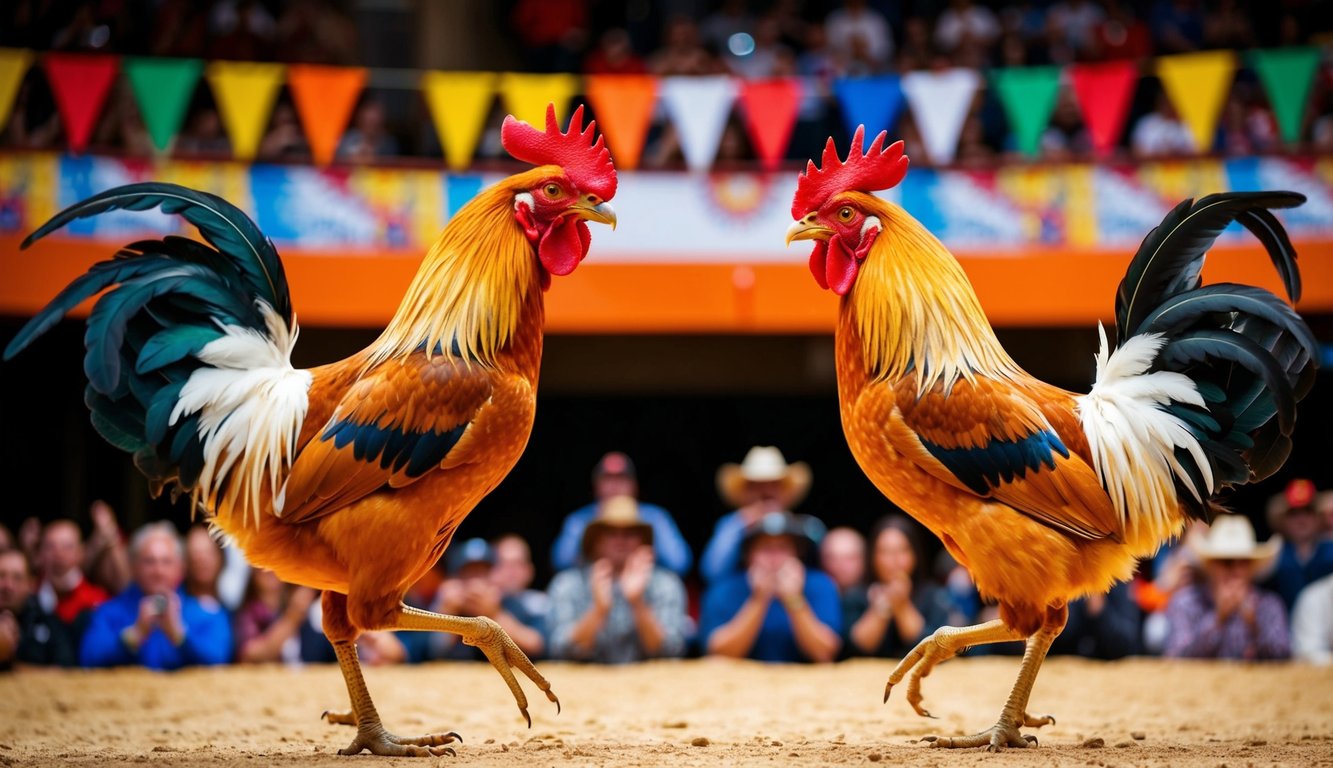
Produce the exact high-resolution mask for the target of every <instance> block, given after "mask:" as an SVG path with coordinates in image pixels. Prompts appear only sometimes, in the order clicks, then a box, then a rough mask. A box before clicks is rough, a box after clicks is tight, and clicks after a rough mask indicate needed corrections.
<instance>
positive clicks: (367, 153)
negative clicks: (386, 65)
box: [338, 98, 398, 163]
mask: <svg viewBox="0 0 1333 768" xmlns="http://www.w3.org/2000/svg"><path fill="white" fill-rule="evenodd" d="M397 154H398V140H397V139H395V138H394V137H393V134H391V133H389V130H388V129H387V128H386V127H385V115H384V104H383V103H381V102H380V100H379V99H374V98H370V99H366V100H365V101H363V102H361V106H359V107H357V110H356V116H355V117H354V118H353V119H352V125H351V127H350V128H348V129H347V132H346V133H344V134H343V137H342V141H340V142H339V143H338V158H339V159H341V160H346V161H348V162H353V163H368V162H373V161H374V160H375V158H378V157H393V156H395V155H397Z"/></svg>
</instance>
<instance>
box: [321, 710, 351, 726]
mask: <svg viewBox="0 0 1333 768" xmlns="http://www.w3.org/2000/svg"><path fill="white" fill-rule="evenodd" d="M319 719H320V720H327V721H329V725H356V714H355V713H353V712H334V711H333V710H331V709H326V710H324V711H323V712H322V713H321V714H320V716H319Z"/></svg>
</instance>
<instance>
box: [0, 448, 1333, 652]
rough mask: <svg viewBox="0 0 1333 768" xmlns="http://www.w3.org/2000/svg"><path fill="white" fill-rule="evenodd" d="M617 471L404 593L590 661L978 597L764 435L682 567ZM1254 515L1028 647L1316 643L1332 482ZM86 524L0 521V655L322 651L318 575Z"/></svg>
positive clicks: (214, 543)
mask: <svg viewBox="0 0 1333 768" xmlns="http://www.w3.org/2000/svg"><path fill="white" fill-rule="evenodd" d="M637 479H638V478H637V468H636V467H635V465H634V462H633V461H632V460H631V459H630V457H628V456H626V455H625V454H623V453H620V452H611V453H608V454H606V455H605V456H604V457H603V458H602V459H601V460H600V461H599V462H598V463H597V464H596V466H595V467H594V471H593V474H592V485H593V489H594V493H595V494H596V495H597V498H596V500H595V501H594V502H593V504H592V505H591V506H590V507H589V508H585V509H580V510H575V511H574V512H572V513H571V514H570V515H569V516H568V520H567V521H566V523H567V524H566V527H565V529H564V531H563V532H562V534H561V537H560V538H559V539H557V540H555V541H554V542H553V543H552V550H551V555H552V562H553V563H559V565H558V568H557V572H556V573H555V576H554V578H553V579H551V581H550V583H549V585H548V586H547V587H546V589H539V588H537V585H535V584H534V577H535V573H536V569H535V567H534V564H533V561H532V550H531V547H530V545H529V542H528V541H527V540H525V539H524V538H523V537H522V536H520V535H518V534H513V533H511V534H506V535H504V536H501V537H498V538H496V539H494V540H492V541H487V540H485V539H480V538H469V539H464V540H460V541H455V542H454V543H453V544H452V545H451V546H450V547H449V548H448V550H447V551H446V554H445V557H444V558H443V560H442V561H441V563H440V564H439V565H438V566H437V567H436V568H435V569H432V571H431V572H430V573H429V574H428V575H427V576H426V577H424V578H423V579H422V580H421V581H420V582H418V583H417V584H416V585H415V586H414V587H413V588H412V589H411V590H409V592H408V594H407V595H406V596H405V598H404V599H405V601H406V602H407V603H408V604H410V605H413V606H416V607H419V608H424V609H428V610H432V611H436V612H440V613H444V614H448V615H453V616H486V617H489V618H491V619H493V620H494V621H496V622H497V623H498V624H499V625H500V626H501V627H503V628H504V629H505V630H506V631H507V632H508V633H509V635H510V637H512V638H513V640H514V641H515V642H516V643H517V644H518V646H519V647H520V648H522V649H523V650H524V651H525V652H526V653H527V654H528V655H529V656H530V657H532V658H535V659H541V658H554V659H564V660H573V661H583V662H591V663H604V664H623V663H632V662H637V661H643V660H647V659H655V658H681V657H686V656H695V655H710V656H721V657H733V658H748V659H753V660H757V661H765V662H794V663H800V662H806V663H825V662H833V661H837V660H840V659H846V658H852V657H862V656H870V657H879V658H901V657H902V656H904V655H905V654H906V653H907V652H908V651H910V650H911V648H912V647H914V646H915V645H916V644H917V643H918V642H920V641H921V640H922V639H924V638H925V637H927V636H929V635H930V634H931V633H932V632H934V631H935V630H937V629H939V628H940V627H943V626H946V625H951V626H963V625H969V624H974V623H978V622H982V621H987V620H990V619H993V618H995V617H996V606H995V605H994V604H989V603H987V602H986V601H985V600H983V599H982V596H980V595H978V593H977V590H976V588H975V587H974V586H973V584H972V581H971V578H970V576H969V575H968V573H967V570H966V568H963V567H962V566H960V565H959V564H958V563H956V562H955V561H953V560H952V559H951V558H950V557H949V556H948V554H947V552H945V551H942V550H941V551H940V553H939V556H938V557H935V558H931V557H929V556H928V552H929V548H928V546H927V543H926V541H925V539H924V536H925V535H926V534H925V531H924V530H923V529H922V528H921V527H920V526H919V525H918V524H917V523H916V522H914V521H913V520H911V519H910V518H908V517H906V516H904V515H902V514H897V513H895V514H891V515H888V516H886V517H884V518H882V519H881V520H879V521H878V522H877V523H876V524H875V525H874V526H873V527H872V528H871V529H870V530H869V531H868V532H865V533H863V532H862V531H860V530H858V529H856V528H854V527H850V526H840V527H837V528H834V529H832V530H826V527H825V524H824V523H823V522H822V521H821V520H819V519H818V518H816V517H814V516H811V515H808V514H802V513H799V512H796V511H794V510H795V508H796V507H798V506H799V505H800V503H801V501H802V499H803V498H804V496H805V494H806V492H807V491H808V489H809V487H810V484H811V482H812V474H811V471H810V468H809V466H808V465H806V464H805V463H803V462H788V461H787V460H786V458H785V457H784V456H783V454H782V452H781V451H780V450H779V449H778V448H776V447H773V446H755V447H754V448H752V449H751V450H750V451H749V452H748V453H747V455H746V456H745V458H744V461H742V462H740V463H738V464H726V465H724V466H722V467H721V468H720V469H719V471H718V473H717V487H718V493H719V496H720V497H721V498H722V499H723V500H724V501H725V502H726V503H727V504H728V505H729V506H732V507H734V509H733V510H732V511H731V512H729V513H727V514H726V515H724V516H722V517H721V518H720V519H719V521H718V523H717V525H716V527H715V530H714V531H713V535H712V537H711V538H710V540H709V542H708V545H707V546H706V547H705V549H704V552H703V554H702V556H701V557H700V559H699V567H698V569H697V570H696V569H695V568H693V567H691V566H690V565H689V564H688V563H687V564H686V565H684V566H683V567H676V566H677V565H679V560H678V559H677V561H676V563H675V564H674V565H673V564H671V562H670V558H672V557H673V556H678V555H679V552H676V551H675V550H674V549H673V548H672V547H674V544H673V545H672V546H668V547H667V548H662V547H660V546H659V545H660V537H661V535H662V533H661V532H662V531H666V532H667V535H669V536H674V537H679V536H680V533H679V531H678V530H677V528H676V526H675V523H674V522H673V520H672V515H671V513H670V512H669V511H667V510H665V509H662V508H660V507H653V506H651V505H649V504H647V503H644V502H641V501H639V500H638V499H637V498H636V495H637V488H638V486H637ZM647 510H656V511H655V512H652V513H651V516H650V514H649V513H648V512H647ZM1266 516H1267V522H1268V524H1269V526H1270V528H1271V530H1272V531H1273V532H1274V533H1273V535H1272V536H1271V537H1270V538H1268V539H1267V540H1263V541H1261V540H1259V539H1258V538H1257V536H1256V532H1255V528H1254V525H1253V524H1252V522H1251V520H1250V518H1249V517H1246V516H1244V515H1241V514H1227V515H1223V516H1220V517H1219V518H1218V519H1216V520H1215V521H1214V522H1213V523H1212V525H1211V526H1208V525H1204V524H1202V523H1198V524H1195V525H1194V526H1193V527H1191V528H1190V529H1189V530H1188V531H1187V532H1186V534H1185V536H1183V537H1182V539H1181V540H1180V541H1178V542H1175V543H1174V544H1172V545H1170V546H1168V548H1167V549H1166V550H1165V551H1163V552H1162V553H1161V554H1160V555H1159V556H1158V557H1157V558H1156V560H1155V561H1154V562H1152V563H1145V564H1144V567H1143V568H1142V569H1141V574H1140V575H1139V576H1138V577H1137V578H1136V579H1135V580H1133V581H1130V582H1126V583H1122V584H1118V585H1116V586H1115V587H1114V588H1113V589H1112V590H1111V591H1110V592H1109V593H1108V594H1106V595H1093V596H1089V597H1086V598H1083V599H1080V600H1077V601H1075V602H1074V603H1072V604H1071V605H1070V610H1069V622H1068V625H1067V626H1066V627H1065V629H1064V631H1063V632H1062V633H1061V635H1060V637H1059V638H1058V639H1057V641H1056V643H1055V645H1054V646H1053V647H1052V649H1051V652H1052V653H1054V654H1076V655H1079V656H1083V657H1087V658H1096V659H1118V658H1123V657H1126V656H1132V655H1162V656H1167V657H1195V658H1218V659H1238V660H1274V659H1287V658H1292V657H1294V658H1297V659H1299V660H1302V661H1306V662H1310V663H1315V664H1328V663H1330V662H1333V490H1329V491H1323V492H1319V491H1318V490H1317V489H1316V488H1315V486H1314V484H1313V483H1311V482H1310V481H1309V480H1304V479H1296V480H1293V481H1291V482H1290V484H1289V485H1288V486H1287V487H1286V488H1285V489H1284V490H1283V491H1282V492H1281V493H1279V494H1277V495H1275V496H1274V497H1273V498H1272V499H1271V500H1270V502H1269V504H1268V508H1267V510H1266ZM89 520H90V521H92V525H91V526H89V535H88V537H87V539H86V540H85V537H84V535H83V530H82V529H81V528H80V525H79V524H78V523H76V522H74V521H72V520H66V519H58V520H52V521H50V522H47V523H46V524H44V525H42V524H40V523H38V522H36V520H35V518H34V519H33V520H30V521H28V522H25V524H24V525H23V526H21V527H20V528H19V530H18V533H17V535H16V536H15V535H12V534H11V533H10V532H9V531H8V530H7V529H5V528H3V527H0V669H8V668H11V667H14V666H15V665H19V666H64V667H74V666H83V667H102V666H119V665H140V666H144V667H148V668H152V669H160V670H173V669H178V668H181V667H185V666H193V665H208V664H223V663H233V662H234V663H241V664H248V663H264V662H281V663H320V662H322V663H329V662H332V661H334V660H335V658H334V654H333V649H332V646H331V645H330V643H329V642H328V640H327V639H326V638H325V637H324V636H323V631H322V627H321V612H320V601H319V600H317V599H316V598H317V597H318V593H317V592H316V591H315V590H312V589H310V588H308V587H301V586H294V585H289V584H284V583H283V582H281V581H280V580H279V579H278V578H277V577H276V576H275V575H274V574H273V573H272V572H269V571H266V570H262V569H253V568H250V567H249V566H248V565H246V564H245V563H244V560H243V558H242V557H241V556H240V554H239V553H238V552H237V550H235V549H234V548H227V547H224V546H223V545H222V544H220V543H219V540H218V539H217V538H216V537H215V536H214V535H213V534H212V533H211V532H210V531H209V530H208V528H207V527H206V526H204V525H202V524H196V525H194V526H192V527H191V528H189V529H188V530H186V531H185V532H184V533H183V534H182V533H180V532H179V531H178V530H177V528H176V527H175V526H174V525H173V524H171V523H170V522H162V521H160V522H154V523H149V524H147V525H144V526H143V527H141V528H139V529H138V530H136V531H134V532H133V533H132V534H129V535H127V534H126V533H124V532H122V531H121V529H120V527H119V526H118V524H117V522H116V518H115V514H114V512H113V511H112V510H111V509H110V508H109V507H107V506H106V505H105V504H103V503H102V502H97V503H95V504H94V505H93V507H92V509H91V510H90V514H89ZM571 528H577V533H576V534H570V533H569V531H570V530H571ZM570 535H573V536H574V537H575V539H576V540H577V546H576V548H575V550H574V551H573V552H572V553H571V552H569V551H567V548H566V547H565V545H564V543H563V539H564V538H565V537H566V536H570ZM679 544H680V545H681V546H682V547H684V550H685V551H686V552H688V551H689V547H688V546H687V545H685V544H684V542H683V540H682V541H681V542H679ZM562 558H563V559H562ZM1022 650H1023V645H1022V643H1021V642H1014V643H1002V644H996V645H990V646H982V647H979V648H974V649H971V650H969V651H968V652H969V653H971V654H985V653H998V654H1021V653H1022ZM358 651H359V653H360V656H361V659H362V661H363V662H364V663H366V664H368V665H377V664H400V663H413V662H420V661H428V660H452V661H458V660H472V661H483V660H484V657H483V656H482V655H481V654H480V652H479V651H477V649H475V648H472V647H470V646H467V645H465V644H463V643H461V642H460V641H459V638H458V637H457V636H455V635H451V634H447V633H420V632H368V633H366V634H364V635H362V636H361V637H360V638H359V640H358Z"/></svg>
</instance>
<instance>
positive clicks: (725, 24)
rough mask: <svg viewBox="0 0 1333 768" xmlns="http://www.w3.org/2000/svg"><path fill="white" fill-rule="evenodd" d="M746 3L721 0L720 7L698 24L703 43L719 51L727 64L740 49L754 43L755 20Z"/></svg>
mask: <svg viewBox="0 0 1333 768" xmlns="http://www.w3.org/2000/svg"><path fill="white" fill-rule="evenodd" d="M746 5H747V3H746V0H722V5H721V7H719V8H718V9H717V10H716V11H713V12H712V13H710V14H708V15H707V16H705V17H704V20H703V21H702V22H701V23H700V24H699V38H700V39H701V40H702V41H703V44H704V45H705V46H706V47H708V48H710V49H712V50H714V51H717V52H719V53H721V54H722V57H723V59H724V60H726V61H727V62H728V64H729V65H732V64H734V63H735V58H736V57H737V56H740V55H742V54H741V53H740V51H741V50H744V49H745V48H746V47H747V46H753V45H754V37H753V33H754V31H755V30H754V28H755V22H754V17H753V16H751V15H750V11H749V10H748V9H747V8H746Z"/></svg>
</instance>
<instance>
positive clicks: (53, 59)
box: [42, 53, 120, 152]
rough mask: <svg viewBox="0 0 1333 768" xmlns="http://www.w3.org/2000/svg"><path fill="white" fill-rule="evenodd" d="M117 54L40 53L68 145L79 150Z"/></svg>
mask: <svg viewBox="0 0 1333 768" xmlns="http://www.w3.org/2000/svg"><path fill="white" fill-rule="evenodd" d="M119 65H120V57H119V56H107V55H103V54H82V53H47V54H44V55H43V56H42V67H43V68H44V69H45V70H46V79H47V80H48V81H50V83H51V94H52V95H53V96H54V97H55V100H56V109H58V110H59V111H60V122H61V123H62V124H63V125H64V126H65V140H66V141H68V142H69V148H70V149H72V150H74V151H75V152H82V151H83V150H84V149H85V148H86V147H87V146H88V139H89V138H90V137H91V136H92V135H93V128H94V127H95V126H96V125H97V118H98V117H99V116H101V114H102V107H103V106H104V105H105V104H106V97H107V94H108V93H110V91H111V83H112V82H114V81H115V79H116V71H117V70H118V69H119Z"/></svg>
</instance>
